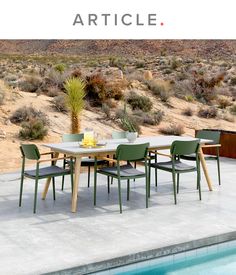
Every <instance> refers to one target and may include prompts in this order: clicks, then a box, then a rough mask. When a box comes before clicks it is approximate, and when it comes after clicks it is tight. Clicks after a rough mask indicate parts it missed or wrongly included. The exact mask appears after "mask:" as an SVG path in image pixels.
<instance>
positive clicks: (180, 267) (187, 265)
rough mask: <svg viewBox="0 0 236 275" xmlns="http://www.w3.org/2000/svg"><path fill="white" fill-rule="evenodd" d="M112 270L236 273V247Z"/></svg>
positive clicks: (165, 274) (166, 274)
mask: <svg viewBox="0 0 236 275" xmlns="http://www.w3.org/2000/svg"><path fill="white" fill-rule="evenodd" d="M111 271H112V270H110V273H109V274H116V275H134V274H137V275H139V274H140V275H141V274H142V275H216V274H217V275H236V247H233V248H232V247H231V248H227V249H225V248H224V249H222V251H217V252H215V253H210V254H206V255H202V256H197V257H190V258H188V259H185V258H183V259H181V258H180V259H179V260H177V261H174V262H173V261H170V262H164V263H159V264H155V265H150V264H148V261H147V262H146V267H145V266H144V267H141V268H135V269H134V268H133V269H130V270H128V271H124V272H116V271H115V269H114V270H113V271H114V273H113V272H111Z"/></svg>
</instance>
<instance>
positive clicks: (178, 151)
mask: <svg viewBox="0 0 236 275" xmlns="http://www.w3.org/2000/svg"><path fill="white" fill-rule="evenodd" d="M199 146H200V145H199V140H193V141H179V140H176V141H174V142H173V143H172V145H171V148H170V153H171V154H170V155H168V154H163V153H160V152H156V153H155V154H157V155H161V156H166V157H169V158H171V161H166V162H156V163H151V162H150V160H149V175H150V176H149V180H150V179H151V168H155V169H160V170H163V171H166V172H170V173H172V180H173V190H174V201H175V204H177V195H176V193H178V192H179V179H180V174H182V173H190V172H197V188H198V191H199V199H200V200H201V182H200V161H199V157H198V151H199ZM153 153H154V152H153ZM190 154H195V155H196V159H195V162H196V165H195V166H192V165H188V164H186V163H184V162H181V161H180V156H182V155H190ZM176 175H177V188H176ZM149 185H150V183H149ZM176 189H177V190H176ZM149 190H150V188H149ZM149 196H150V193H149Z"/></svg>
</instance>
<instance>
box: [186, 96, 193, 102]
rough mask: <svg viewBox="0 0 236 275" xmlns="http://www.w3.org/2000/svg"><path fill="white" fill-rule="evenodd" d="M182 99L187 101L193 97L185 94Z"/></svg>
mask: <svg viewBox="0 0 236 275" xmlns="http://www.w3.org/2000/svg"><path fill="white" fill-rule="evenodd" d="M184 99H185V100H186V101H188V102H193V101H194V97H193V96H192V95H185V96H184Z"/></svg>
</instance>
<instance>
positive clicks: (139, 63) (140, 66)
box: [135, 60, 145, 69]
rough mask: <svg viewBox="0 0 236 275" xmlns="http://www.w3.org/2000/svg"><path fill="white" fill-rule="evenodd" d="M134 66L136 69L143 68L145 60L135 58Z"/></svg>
mask: <svg viewBox="0 0 236 275" xmlns="http://www.w3.org/2000/svg"><path fill="white" fill-rule="evenodd" d="M135 66H136V68H137V69H139V68H144V67H145V61H144V60H137V61H136V62H135Z"/></svg>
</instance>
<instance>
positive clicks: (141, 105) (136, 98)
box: [127, 91, 152, 112]
mask: <svg viewBox="0 0 236 275" xmlns="http://www.w3.org/2000/svg"><path fill="white" fill-rule="evenodd" d="M127 102H128V103H129V105H130V106H131V107H132V109H133V110H136V109H140V110H142V111H144V112H149V111H151V109H152V102H151V100H150V99H149V98H148V97H147V96H142V95H138V94H137V93H135V92H133V91H132V92H130V94H129V96H128V97H127Z"/></svg>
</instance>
